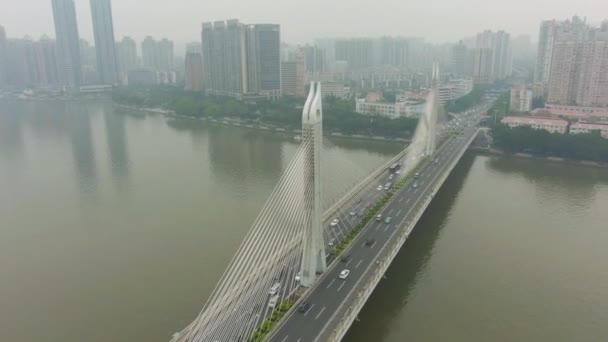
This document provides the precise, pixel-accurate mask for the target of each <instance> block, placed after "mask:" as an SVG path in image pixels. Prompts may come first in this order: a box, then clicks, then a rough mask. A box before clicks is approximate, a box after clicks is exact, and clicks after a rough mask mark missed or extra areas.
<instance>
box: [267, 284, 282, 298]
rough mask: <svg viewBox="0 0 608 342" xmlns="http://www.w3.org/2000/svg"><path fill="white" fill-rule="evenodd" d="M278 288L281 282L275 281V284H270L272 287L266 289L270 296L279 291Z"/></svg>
mask: <svg viewBox="0 0 608 342" xmlns="http://www.w3.org/2000/svg"><path fill="white" fill-rule="evenodd" d="M280 289H281V283H276V284H274V285H272V287H271V288H270V290H269V291H268V294H270V295H271V296H274V295H276V294H277V293H279V290H280Z"/></svg>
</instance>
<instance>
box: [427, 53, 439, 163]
mask: <svg viewBox="0 0 608 342" xmlns="http://www.w3.org/2000/svg"><path fill="white" fill-rule="evenodd" d="M438 89H439V64H438V63H437V61H435V62H433V75H432V79H431V92H430V94H429V99H428V100H429V103H428V106H430V108H428V110H427V111H426V113H425V114H426V115H425V116H426V117H425V121H426V123H427V128H428V134H427V142H426V150H425V155H426V156H432V155H433V154H434V153H435V148H436V141H435V140H436V138H437V132H436V127H437V116H438V111H439V106H440V105H439V91H438Z"/></svg>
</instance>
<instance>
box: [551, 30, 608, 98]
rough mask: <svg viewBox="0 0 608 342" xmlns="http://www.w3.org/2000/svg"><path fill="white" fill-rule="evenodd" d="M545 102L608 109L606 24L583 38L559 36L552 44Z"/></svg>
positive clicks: (568, 35) (607, 38)
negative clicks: (604, 107) (606, 107)
mask: <svg viewBox="0 0 608 342" xmlns="http://www.w3.org/2000/svg"><path fill="white" fill-rule="evenodd" d="M547 102H548V103H551V104H561V105H580V106H608V22H605V24H603V25H602V27H600V28H588V30H587V32H586V33H585V35H584V36H583V37H581V36H579V35H578V34H576V32H571V33H570V34H563V33H558V35H557V37H556V39H555V41H554V42H553V54H552V57H551V66H550V69H549V83H548V96H547Z"/></svg>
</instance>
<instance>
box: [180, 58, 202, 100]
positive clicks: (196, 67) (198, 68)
mask: <svg viewBox="0 0 608 342" xmlns="http://www.w3.org/2000/svg"><path fill="white" fill-rule="evenodd" d="M185 64H186V67H185V81H186V86H185V88H184V89H185V90H187V91H202V90H203V56H202V54H201V53H200V52H187V53H186V59H185Z"/></svg>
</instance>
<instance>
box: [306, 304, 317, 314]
mask: <svg viewBox="0 0 608 342" xmlns="http://www.w3.org/2000/svg"><path fill="white" fill-rule="evenodd" d="M314 307H315V305H314V304H313V305H311V306H310V307H309V308H308V311H306V312H305V313H304V316H306V315H308V313H309V312H311V311H312V308H314Z"/></svg>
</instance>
